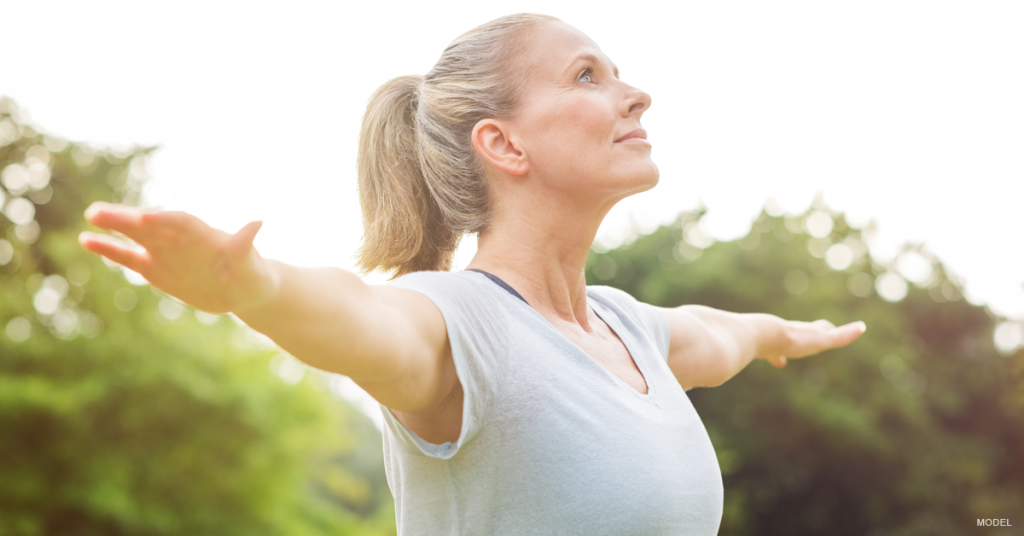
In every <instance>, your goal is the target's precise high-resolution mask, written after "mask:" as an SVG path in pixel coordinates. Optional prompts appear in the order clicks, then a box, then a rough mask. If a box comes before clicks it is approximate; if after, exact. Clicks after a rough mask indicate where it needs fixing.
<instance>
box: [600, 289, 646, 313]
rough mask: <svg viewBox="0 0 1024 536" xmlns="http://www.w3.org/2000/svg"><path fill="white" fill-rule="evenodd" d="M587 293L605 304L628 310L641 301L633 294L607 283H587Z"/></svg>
mask: <svg viewBox="0 0 1024 536" xmlns="http://www.w3.org/2000/svg"><path fill="white" fill-rule="evenodd" d="M587 295H588V296H590V297H592V298H595V299H597V300H598V301H600V302H601V303H603V304H605V305H613V306H616V307H617V308H621V309H627V310H633V309H635V308H636V307H637V306H639V305H640V303H641V302H640V301H638V300H637V299H636V298H634V297H633V295H632V294H630V293H628V292H626V291H624V290H622V289H618V288H615V287H609V286H606V285H587Z"/></svg>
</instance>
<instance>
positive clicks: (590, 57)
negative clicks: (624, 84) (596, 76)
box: [566, 52, 619, 78]
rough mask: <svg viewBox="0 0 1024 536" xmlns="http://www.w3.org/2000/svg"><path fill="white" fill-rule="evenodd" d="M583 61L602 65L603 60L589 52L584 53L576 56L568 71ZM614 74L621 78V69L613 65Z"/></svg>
mask: <svg viewBox="0 0 1024 536" xmlns="http://www.w3.org/2000/svg"><path fill="white" fill-rule="evenodd" d="M581 60H582V61H588V62H590V63H602V62H601V60H600V59H599V58H598V57H597V56H595V55H593V54H590V53H589V52H584V53H583V54H580V55H579V56H576V57H575V58H573V60H572V63H571V64H569V68H568V69H572V67H573V65H576V64H577V63H579V62H580V61H581ZM568 69H566V70H568ZM612 74H613V75H615V78H618V77H619V68H618V67H616V66H615V64H614V63H613V64H612Z"/></svg>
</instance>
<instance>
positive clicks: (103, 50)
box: [0, 0, 1024, 318]
mask: <svg viewBox="0 0 1024 536" xmlns="http://www.w3.org/2000/svg"><path fill="white" fill-rule="evenodd" d="M511 10H515V11H534V12H542V13H548V14H551V15H555V16H557V17H560V18H562V19H563V20H565V21H566V22H568V23H570V24H572V25H574V26H576V27H578V28H580V29H581V30H583V31H584V32H586V33H587V34H588V35H590V36H591V37H592V38H593V39H594V40H595V41H596V42H597V43H598V44H599V45H600V46H601V47H602V48H603V49H604V51H605V52H606V53H607V54H608V55H609V56H610V57H611V58H612V60H613V61H614V62H615V63H616V64H617V65H618V66H619V68H620V69H621V71H622V77H623V79H625V80H626V81H628V82H630V83H631V84H633V85H634V86H637V87H640V88H642V89H644V90H646V91H647V92H648V93H650V94H651V95H652V96H653V101H654V104H653V107H652V109H651V110H650V111H649V112H648V113H647V114H646V115H645V116H644V126H645V127H646V128H647V129H648V131H649V134H650V139H651V141H652V143H653V145H654V158H655V161H656V162H657V163H658V165H659V167H660V168H661V177H662V178H661V184H660V185H659V186H658V187H657V188H656V189H655V190H653V191H651V192H648V193H645V194H641V195H638V196H635V197H634V198H631V199H629V200H627V201H625V202H623V203H621V204H620V206H619V207H617V208H616V209H615V210H614V211H613V212H612V214H611V215H610V216H609V217H608V219H607V220H606V222H605V226H604V228H603V231H602V233H603V236H604V237H605V239H607V240H614V238H615V237H621V236H622V235H623V233H624V230H626V229H628V228H629V227H630V226H631V225H633V223H637V224H639V225H640V227H641V228H643V229H651V228H653V226H654V225H656V224H658V223H660V222H664V221H667V220H670V219H671V218H672V216H673V215H675V214H676V213H677V212H678V211H680V210H683V209H688V208H693V207H694V206H696V205H698V203H700V202H703V203H704V204H705V205H706V206H707V207H708V209H709V214H708V217H707V220H706V227H707V229H708V231H709V232H710V233H711V234H712V235H713V236H716V237H718V238H722V239H728V238H734V237H736V236H739V235H741V234H744V233H745V232H746V230H747V229H748V228H749V225H750V222H751V220H752V218H753V217H754V216H755V215H756V214H757V212H758V211H759V210H760V207H761V206H762V205H763V204H764V202H765V201H766V200H767V199H768V198H774V199H776V200H778V202H779V203H781V204H782V206H783V207H784V208H786V209H787V210H790V211H793V212H801V211H803V210H804V209H805V208H806V207H807V206H808V205H809V203H810V202H811V200H812V199H813V197H814V196H815V194H816V193H818V192H820V193H821V194H822V195H823V196H824V199H825V201H826V203H828V204H829V205H830V206H831V207H833V208H835V209H839V210H845V211H848V212H849V214H850V215H851V216H852V217H854V218H855V220H856V221H859V222H867V221H868V220H869V219H872V218H873V219H874V220H875V221H876V222H877V223H878V225H879V230H880V233H879V235H878V237H877V239H876V240H875V241H874V243H873V244H872V249H873V251H874V253H875V254H876V255H880V256H882V257H883V258H884V257H889V256H891V255H892V254H893V253H894V252H895V251H896V248H897V247H898V246H899V245H900V244H901V243H903V242H904V241H908V240H909V241H916V242H923V243H925V244H926V246H927V247H928V248H929V249H931V250H932V251H934V252H936V253H937V254H938V255H939V256H940V258H942V259H944V260H945V261H946V263H947V264H948V265H949V266H950V267H951V268H952V270H953V271H954V272H955V273H958V274H960V275H961V276H963V277H964V278H965V279H966V281H967V284H968V291H969V295H970V296H971V297H972V300H974V301H983V302H985V303H988V304H990V305H991V306H992V307H993V308H995V309H996V310H997V311H999V312H1001V313H1003V314H1007V315H1011V316H1014V317H1020V318H1024V286H1022V283H1024V252H1022V250H1021V247H1020V246H1021V241H1022V240H1021V238H1022V236H1024V235H1022V230H1024V225H1022V223H1024V217H1022V214H1024V210H1022V209H1024V195H1022V194H1024V158H1022V156H1024V129H1022V128H1021V125H1024V99H1022V98H1021V95H1024V69H1022V68H1021V67H1022V66H1024V32H1021V31H1020V29H1021V28H1022V27H1024V4H1021V3H1020V2H1010V1H1006V2H995V1H993V2H967V1H962V2H781V1H780V2H666V1H661V2H645V1H639V0H635V1H631V2H627V3H621V2H615V3H611V2H595V1H586V2H584V1H574V2H553V1H551V0H545V1H543V2H538V1H532V0H529V1H520V2H516V3H514V4H508V3H504V4H502V3H497V2H443V3H442V2H404V3H396V2H288V3H285V2H279V3H276V4H265V5H260V4H258V3H254V2H236V3H229V2H182V1H178V2H164V3H150V2H147V3H140V2H120V3H114V2H88V3H85V2H68V3H66V4H64V5H59V4H55V3H52V2H45V3H40V2H17V3H11V4H10V5H6V6H5V7H4V24H3V27H4V28H3V32H2V33H0V44H2V46H3V50H4V67H3V69H2V72H0V94H4V95H8V96H10V97H13V98H14V99H15V100H16V101H17V102H18V103H19V104H21V105H22V106H23V107H24V108H26V109H27V110H28V111H29V112H30V113H31V116H32V119H33V121H34V122H35V123H36V124H38V125H39V126H40V127H41V128H43V129H45V130H46V131H48V132H52V133H54V134H57V135H60V136H63V137H67V138H70V139H73V140H79V141H87V142H90V143H93V144H96V145H98V146H105V145H130V144H134V143H138V144H154V145H159V146H160V147H161V148H160V150H159V151H158V152H157V153H156V154H157V156H156V157H154V158H153V160H152V162H151V166H150V171H151V173H152V175H153V179H152V181H151V182H150V184H149V186H148V187H147V190H146V197H147V199H148V200H149V202H150V203H151V204H153V205H158V206H163V207H167V208H175V209H182V210H186V211H189V212H192V213H193V214H196V215H198V216H200V217H202V218H203V219H205V220H207V221H208V222H210V223H211V224H213V225H215V226H217V227H221V228H223V229H226V230H229V231H234V230H237V229H238V228H239V227H241V226H242V225H243V224H245V223H246V222H248V221H250V220H254V219H263V220H264V221H265V225H264V228H263V231H261V235H260V237H259V238H258V239H257V246H258V247H259V248H260V250H261V252H263V253H264V255H268V256H271V257H275V258H278V259H281V260H285V261H288V262H292V263H295V264H302V265H322V264H329V265H335V266H341V267H345V268H351V266H352V257H353V254H354V252H355V250H356V248H357V246H358V243H359V238H360V234H361V227H360V214H359V207H358V201H357V198H356V182H355V153H356V144H357V135H358V131H359V125H360V120H361V116H362V113H363V110H364V107H365V104H366V101H367V99H368V97H369V96H370V94H371V93H372V92H373V90H374V89H375V88H376V87H377V86H379V85H380V84H381V83H383V82H385V81H386V80H388V79H390V78H392V77H395V76H399V75H404V74H423V73H425V72H426V71H428V70H429V69H430V67H431V66H432V65H433V63H434V62H435V61H436V59H437V57H438V56H439V55H440V53H441V52H442V50H443V49H444V47H445V46H446V45H447V44H448V43H449V42H450V41H451V40H452V39H453V38H455V37H456V36H457V35H459V34H460V33H462V32H463V31H465V30H468V29H469V28H471V27H473V26H475V25H477V24H480V23H483V22H486V21H488V20H490V19H492V18H495V17H497V16H500V15H503V14H507V13H509V12H511ZM471 250H472V244H468V247H467V251H463V252H461V255H460V262H462V263H465V262H468V256H469V255H470V254H471V252H472V251H471Z"/></svg>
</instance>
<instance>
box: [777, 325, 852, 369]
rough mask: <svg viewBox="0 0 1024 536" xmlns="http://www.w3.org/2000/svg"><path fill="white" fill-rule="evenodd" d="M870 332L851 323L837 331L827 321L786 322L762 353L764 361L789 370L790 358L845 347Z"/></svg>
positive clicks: (836, 328)
mask: <svg viewBox="0 0 1024 536" xmlns="http://www.w3.org/2000/svg"><path fill="white" fill-rule="evenodd" d="M866 329H867V326H865V324H864V322H852V323H849V324H846V325H843V326H839V327H836V326H835V325H834V324H832V323H831V322H829V321H828V320H817V321H814V322H798V321H794V320H790V321H784V322H783V324H782V329H781V332H780V336H779V337H774V338H769V342H768V344H766V347H765V348H763V349H761V351H760V352H759V354H760V355H758V357H761V358H762V359H764V360H766V361H768V362H769V363H771V364H772V365H775V366H776V367H779V368H781V367H784V366H786V360H787V358H792V359H796V358H800V357H807V356H811V355H814V354H817V353H821V352H824V351H825V350H831V349H832V348H839V347H842V346H846V345H847V344H850V343H851V342H853V341H855V340H856V339H857V338H858V337H860V336H861V335H862V334H863V333H864V330H866Z"/></svg>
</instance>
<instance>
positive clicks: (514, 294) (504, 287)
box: [466, 268, 530, 305]
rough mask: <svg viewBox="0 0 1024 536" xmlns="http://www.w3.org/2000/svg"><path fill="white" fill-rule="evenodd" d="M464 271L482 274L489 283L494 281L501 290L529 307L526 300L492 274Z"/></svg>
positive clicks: (474, 269) (475, 270)
mask: <svg viewBox="0 0 1024 536" xmlns="http://www.w3.org/2000/svg"><path fill="white" fill-rule="evenodd" d="M466 271H467V272H479V273H481V274H484V275H485V276H487V279H490V280H491V281H494V282H495V283H497V284H498V286H500V287H501V288H503V289H505V290H507V291H508V292H509V294H511V295H513V296H515V297H517V298H519V299H520V300H523V303H525V304H526V305H530V303H529V302H527V301H526V298H524V297H522V296H521V295H520V294H519V293H518V292H516V289H514V288H512V287H510V286H509V285H508V283H506V282H504V281H502V280H501V278H500V277H498V276H496V275H494V274H492V273H489V272H485V271H483V270H477V269H476V268H470V269H468V270H466Z"/></svg>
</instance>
